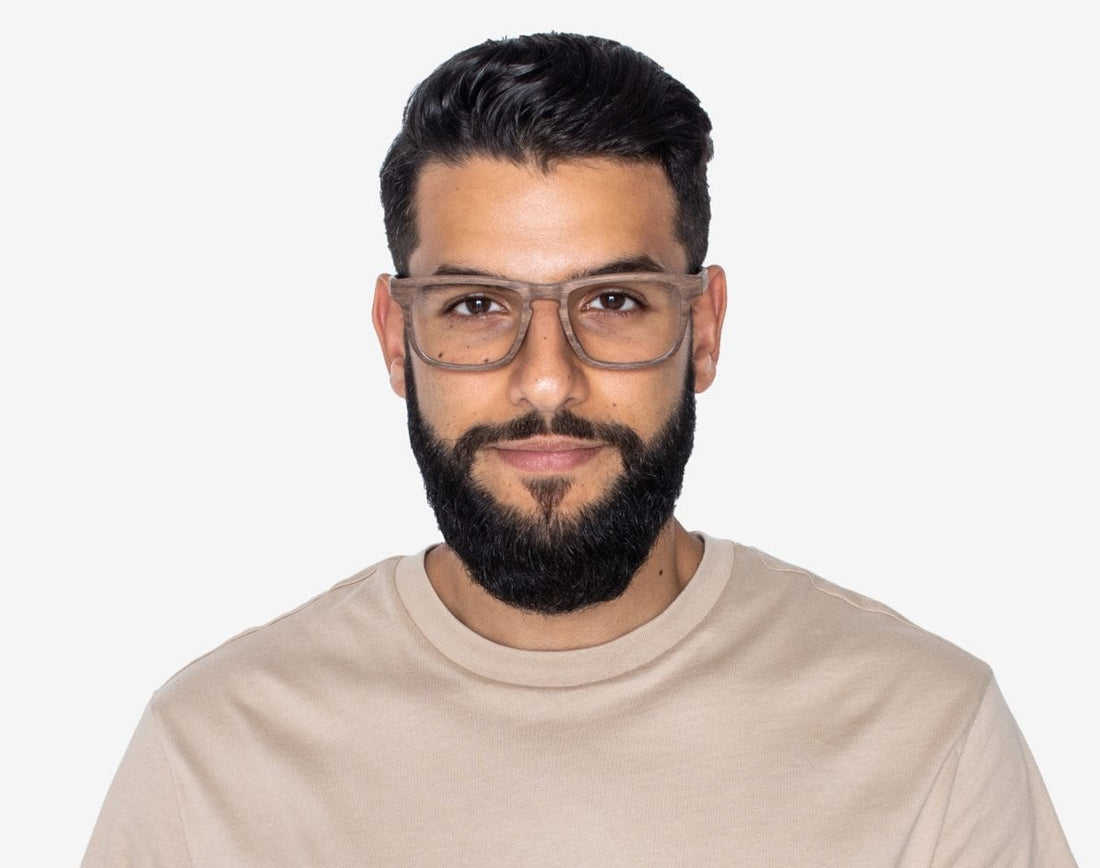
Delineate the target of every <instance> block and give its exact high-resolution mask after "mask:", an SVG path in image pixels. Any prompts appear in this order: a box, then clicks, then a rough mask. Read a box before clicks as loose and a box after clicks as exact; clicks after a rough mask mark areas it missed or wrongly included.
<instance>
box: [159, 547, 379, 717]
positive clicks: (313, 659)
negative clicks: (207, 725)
mask: <svg viewBox="0 0 1100 868" xmlns="http://www.w3.org/2000/svg"><path fill="white" fill-rule="evenodd" d="M399 560H400V557H392V558H388V559H386V560H383V561H379V562H378V563H376V564H374V565H372V566H370V567H367V568H366V569H363V570H360V571H359V572H357V573H356V574H355V575H353V576H350V577H349V578H347V579H345V580H343V581H341V582H339V583H337V584H336V585H334V586H332V587H331V588H329V589H328V590H326V591H324V592H322V593H320V594H318V595H317V596H315V597H313V598H312V599H310V600H308V601H307V602H305V603H303V604H302V605H300V606H298V607H297V608H295V609H292V610H291V611H289V612H286V613H284V614H282V615H280V616H278V617H277V618H274V619H273V620H271V621H269V622H268V623H266V624H263V625H261V626H257V627H252V628H249V629H247V630H244V631H243V632H241V633H239V634H237V635H236V636H233V637H232V638H230V639H228V640H226V641H225V642H223V643H222V644H221V645H219V646H218V647H217V648H214V649H213V650H212V651H210V652H208V653H206V654H204V655H203V656H201V657H199V658H197V659H195V660H193V661H192V662H191V663H189V664H187V665H186V666H184V667H183V668H182V669H180V670H179V671H178V672H176V673H175V675H173V676H172V677H171V678H169V679H168V681H167V682H165V684H164V685H162V686H161V688H160V689H159V690H158V691H156V693H155V694H154V708H156V709H166V708H168V709H170V708H173V707H179V706H186V705H194V704H196V703H197V704H200V705H205V704H209V703H210V702H212V701H214V700H215V699H216V697H218V696H228V695H232V694H233V693H234V691H236V692H237V694H238V695H239V694H241V693H250V692H255V691H256V690H258V689H262V688H263V686H264V685H265V684H268V685H270V684H276V683H279V682H284V683H290V682H294V681H297V680H299V679H301V678H302V677H303V675H305V674H308V673H310V671H311V670H315V669H317V668H325V667H328V666H336V667H339V666H340V662H339V661H340V660H341V659H343V658H345V657H348V656H356V657H370V656H371V654H372V653H373V652H375V651H376V650H377V649H378V648H379V647H384V643H383V642H381V641H379V640H380V638H381V637H382V636H383V635H384V634H386V633H388V632H392V625H393V624H394V623H395V621H398V620H399V619H400V617H401V614H400V612H399V611H398V609H399V604H398V603H397V600H396V597H395V595H394V594H393V593H392V584H393V573H394V570H395V568H396V564H397V562H398V561H399Z"/></svg>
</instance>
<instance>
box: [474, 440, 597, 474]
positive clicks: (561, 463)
mask: <svg viewBox="0 0 1100 868" xmlns="http://www.w3.org/2000/svg"><path fill="white" fill-rule="evenodd" d="M605 446H606V444H604V443H600V442H597V441H592V440H581V439H577V438H574V437H561V436H540V437H527V438H524V439H522V440H505V441H501V442H497V443H494V444H492V445H491V446H490V447H489V448H490V449H492V450H493V451H494V452H495V453H496V455H497V457H499V458H500V460H501V461H503V462H504V463H505V464H507V465H509V466H510V467H514V468H515V469H516V470H520V471H522V472H524V473H563V472H566V471H570V470H575V469H576V468H578V467H580V466H581V465H583V464H587V463H588V462H589V461H591V460H592V459H593V458H595V457H596V455H597V454H598V453H599V452H600V450H602V449H604V448H605Z"/></svg>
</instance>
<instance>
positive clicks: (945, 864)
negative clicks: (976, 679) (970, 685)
mask: <svg viewBox="0 0 1100 868" xmlns="http://www.w3.org/2000/svg"><path fill="white" fill-rule="evenodd" d="M1076 864H1077V863H1076V861H1074V858H1073V854H1071V853H1070V850H1069V845H1068V844H1067V843H1066V838H1065V834H1064V833H1063V832H1062V827H1061V824H1060V823H1059V822H1058V817H1057V816H1056V815H1055V813H1054V806H1053V805H1052V804H1051V801H1050V796H1048V795H1047V791H1046V787H1045V786H1044V785H1043V779H1042V777H1041V776H1040V774H1039V769H1038V768H1037V767H1036V765H1035V760H1034V759H1033V758H1032V756H1031V751H1030V750H1029V749H1028V746H1027V744H1026V742H1025V741H1024V739H1023V736H1022V735H1021V734H1020V730H1019V728H1018V727H1017V726H1016V721H1015V720H1014V719H1013V717H1012V713H1011V712H1010V711H1009V710H1008V706H1007V705H1006V704H1005V701H1004V698H1003V697H1002V696H1001V691H1000V689H999V688H998V687H997V683H996V681H994V680H993V679H990V681H989V685H988V687H987V688H986V691H985V695H984V696H983V698H982V702H981V705H980V706H979V707H978V711H977V714H975V716H974V720H973V722H972V723H971V725H970V729H969V730H968V732H967V734H966V736H965V738H964V741H963V745H962V749H961V754H960V756H959V760H958V764H957V766H956V768H955V778H954V782H953V784H952V788H951V796H950V799H949V801H948V804H947V811H946V813H945V815H944V819H943V826H942V830H941V834H940V838H939V842H938V844H937V846H936V851H935V857H934V860H933V866H934V868H964V866H978V865H982V866H985V865H997V866H1004V868H1010V866H1011V868H1017V866H1019V868H1025V866H1026V868H1073V866H1076Z"/></svg>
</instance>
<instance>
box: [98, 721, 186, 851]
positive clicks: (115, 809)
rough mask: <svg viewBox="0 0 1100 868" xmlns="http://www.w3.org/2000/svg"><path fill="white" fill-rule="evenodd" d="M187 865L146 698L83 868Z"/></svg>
mask: <svg viewBox="0 0 1100 868" xmlns="http://www.w3.org/2000/svg"><path fill="white" fill-rule="evenodd" d="M190 865H191V856H190V853H189V852H188V848H187V836H186V831H185V829H184V825H183V817H182V815H181V813H180V806H179V799H178V798H177V791H176V785H175V781H174V779H173V776H172V769H171V767H170V765H169V762H168V755H167V753H166V752H165V749H164V742H163V741H162V739H161V730H160V724H159V722H158V721H157V718H156V711H155V709H154V707H153V703H152V702H150V703H149V705H148V707H146V709H145V713H144V714H143V715H142V718H141V722H140V723H138V727H137V731H136V732H135V733H134V737H133V738H132V739H131V740H130V746H129V747H128V748H127V749H126V753H125V755H124V756H123V758H122V763H121V764H120V765H119V768H118V771H117V772H116V773H115V778H114V780H113V781H112V782H111V788H110V789H109V790H108V792H107V798H106V799H105V800H104V802H103V808H102V809H101V810H100V813H99V819H98V820H97V821H96V825H95V829H94V831H93V832H92V839H91V842H90V843H89V844H88V850H87V852H86V853H85V854H84V860H83V862H81V868H122V866H164V868H183V866H188V868H190Z"/></svg>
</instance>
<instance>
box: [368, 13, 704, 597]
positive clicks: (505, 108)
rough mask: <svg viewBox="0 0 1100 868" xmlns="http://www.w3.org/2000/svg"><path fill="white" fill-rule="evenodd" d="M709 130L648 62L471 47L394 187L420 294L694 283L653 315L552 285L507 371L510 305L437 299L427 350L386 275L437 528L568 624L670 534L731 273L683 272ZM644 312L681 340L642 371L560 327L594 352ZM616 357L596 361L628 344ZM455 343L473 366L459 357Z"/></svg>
mask: <svg viewBox="0 0 1100 868" xmlns="http://www.w3.org/2000/svg"><path fill="white" fill-rule="evenodd" d="M585 113H587V114H585ZM709 129H710V125H709V122H708V121H707V118H706V115H705V114H704V113H703V112H702V110H701V109H700V108H699V105H698V102H697V101H696V100H695V98H694V97H693V96H692V95H691V94H690V92H689V91H687V90H686V88H684V87H683V86H682V85H680V84H679V83H678V82H675V81H674V80H672V79H671V78H669V77H668V76H667V75H666V74H665V73H664V72H663V71H661V70H660V69H659V67H657V66H656V65H655V64H653V63H652V62H651V61H649V60H648V59H647V58H644V57H642V56H641V55H638V54H637V53H636V52H633V51H632V50H630V49H627V48H625V47H623V46H619V45H617V44H616V43H611V42H607V41H606V40H598V39H589V38H585V37H576V36H557V35H550V36H537V37H523V38H520V39H516V40H508V41H505V42H502V43H487V44H486V45H483V46H479V47H477V48H474V49H471V50H469V51H466V52H462V53H460V54H459V55H457V56H456V57H455V58H454V59H453V60H452V61H449V62H448V63H446V64H444V65H443V66H442V67H441V68H440V69H439V70H437V71H436V72H435V73H433V74H432V76H431V77H429V79H428V80H427V81H426V82H425V83H424V84H422V85H421V86H420V87H419V88H418V89H417V91H416V93H415V94H414V96H413V98H412V99H411V100H410V103H409V107H408V108H407V109H406V113H405V126H404V129H403V131H402V133H401V135H399V136H398V138H397V141H396V142H395V143H394V146H393V148H392V149H391V151H390V155H389V156H388V157H387V161H386V165H385V166H384V168H383V171H382V186H383V199H384V203H385V208H386V220H387V230H388V232H389V236H390V243H391V247H392V249H393V253H394V259H395V264H396V266H397V269H398V271H399V272H400V273H401V274H404V275H407V276H409V277H411V278H416V279H417V280H416V281H413V283H414V284H415V286H414V287H412V289H413V291H414V292H419V293H421V295H419V296H417V298H420V299H422V300H423V298H424V295H425V294H426V293H435V292H436V291H437V290H438V286H436V284H438V283H439V276H440V275H449V276H455V275H459V276H461V280H460V283H459V285H460V286H461V287H466V286H468V284H469V282H470V281H471V280H474V278H475V277H483V278H486V279H487V281H486V283H487V284H493V283H494V282H496V283H497V284H501V283H505V284H507V283H510V282H529V283H534V284H538V285H542V284H557V283H560V282H562V281H576V280H577V279H578V278H584V279H586V278H588V277H590V276H594V275H617V274H622V273H634V274H637V273H643V274H647V273H648V274H652V275H653V276H654V280H655V281H656V282H661V281H662V279H664V277H665V276H668V279H667V280H666V281H665V282H666V283H667V284H668V285H669V287H672V286H673V285H676V286H677V287H678V288H680V289H683V290H684V291H685V292H687V294H686V295H684V296H683V300H682V302H680V303H679V306H677V307H676V308H675V309H673V308H671V307H669V308H666V309H665V310H666V311H667V313H662V314H660V316H659V315H658V313H657V308H656V307H654V306H651V305H649V304H648V303H647V302H646V301H645V299H644V298H643V297H642V296H640V295H637V294H635V293H633V288H629V289H627V288H624V289H623V291H622V292H620V291H618V290H617V289H616V288H615V287H614V286H611V287H607V286H601V287H600V289H599V291H595V292H592V293H587V292H586V291H584V292H572V291H571V292H570V294H569V295H568V297H567V298H562V299H555V298H543V297H541V296H539V297H538V300H534V301H531V302H530V308H529V310H530V320H529V324H528V325H527V332H526V335H525V336H524V337H523V338H522V343H521V344H520V345H519V349H518V352H517V353H516V355H515V356H514V357H509V358H510V360H505V361H503V363H502V364H500V365H496V366H493V365H491V364H484V363H487V362H490V361H491V359H490V355H491V354H493V355H496V357H498V358H499V357H500V356H499V354H498V353H497V349H498V344H497V343H495V342H494V341H492V340H489V338H488V337H487V336H491V335H494V334H495V333H496V332H497V331H498V330H501V329H503V330H504V331H506V332H507V330H508V329H509V328H510V327H511V326H509V324H508V323H509V322H515V321H516V320H511V319H510V317H511V316H513V314H514V315H515V316H516V317H517V319H518V313H519V309H520V307H521V305H519V304H518V303H516V301H515V300H514V299H513V298H512V296H509V295H508V294H507V292H498V289H497V288H494V287H493V286H490V285H487V286H486V287H484V288H480V289H479V288H477V287H471V288H470V289H469V292H467V291H466V289H465V288H463V289H461V291H460V292H458V294H456V295H454V298H455V299H456V300H457V301H456V302H455V303H453V304H452V303H450V302H448V303H447V304H434V298H435V297H434V296H433V302H432V304H429V303H428V302H427V301H423V306H424V309H428V310H430V312H431V316H433V317H435V319H434V320H432V321H430V322H428V323H427V325H430V327H431V329H432V330H433V334H434V335H435V337H433V338H432V340H434V341H438V343H437V344H432V345H431V347H430V350H431V351H428V349H427V348H426V347H425V344H426V343H429V341H428V340H427V339H426V338H425V335H424V333H423V332H422V331H421V330H420V329H421V328H424V330H425V331H426V330H427V328H426V325H425V322H424V321H420V322H421V326H420V327H418V326H417V325H416V323H417V322H418V320H417V319H416V317H412V318H410V315H409V313H408V310H409V309H410V308H406V310H404V311H403V310H402V309H401V308H400V306H399V305H398V303H397V301H395V299H394V297H393V296H392V295H391V293H390V282H389V278H388V277H387V276H383V277H381V278H380V279H379V283H378V286H377V288H376V294H375V311H374V316H375V327H376V329H377V331H378V334H379V338H380V340H381V342H382V349H383V354H384V356H385V359H386V362H387V366H388V368H389V372H390V380H391V384H392V385H393V388H394V390H395V391H396V392H397V393H398V394H400V395H403V396H405V397H406V398H407V399H408V402H409V428H410V434H411V439H412V444H413V448H414V452H415V454H416V456H417V460H418V462H419V463H420V467H421V470H422V473H423V474H424V477H425V483H426V488H427V491H428V495H429V500H430V502H431V504H432V506H433V508H434V509H435V512H436V517H437V519H438V520H439V523H440V528H441V529H442V531H443V534H444V538H445V540H446V541H447V543H448V545H449V546H450V548H451V550H453V551H454V552H456V553H457V554H458V555H459V557H460V558H461V560H462V562H463V564H464V565H465V567H466V569H467V571H468V572H469V573H470V575H471V576H472V578H473V579H474V580H475V581H477V582H478V583H479V584H480V585H481V586H482V587H483V588H485V589H486V590H487V591H489V593H490V594H492V595H493V596H495V597H496V598H497V599H500V600H503V601H505V602H507V603H509V604H510V605H513V606H518V607H520V608H525V609H530V610H534V611H541V612H547V613H554V612H567V611H573V610H576V609H578V608H582V607H584V606H588V605H591V604H593V603H597V602H601V601H604V600H608V599H613V598H615V597H616V596H617V595H618V594H620V593H622V591H623V589H625V588H626V587H627V586H628V584H629V583H630V580H631V577H632V576H633V575H634V574H635V572H636V571H637V570H638V569H639V567H640V566H641V564H642V563H643V562H644V561H645V559H646V557H647V555H648V553H649V552H650V550H651V549H652V546H653V545H654V542H655V540H656V538H657V536H658V535H659V534H660V532H661V531H662V529H664V528H665V527H667V526H668V525H669V522H670V520H671V515H672V509H673V506H674V504H675V500H676V497H677V495H678V493H679V490H680V483H681V481H682V476H683V470H684V465H685V463H686V461H687V458H688V455H689V454H690V451H691V440H692V432H693V426H694V394H693V393H694V392H695V391H702V390H703V389H705V388H706V387H707V386H708V385H709V384H710V382H711V381H712V380H713V377H714V364H715V361H716V359H717V354H718V345H719V336H720V329H721V321H722V316H723V314H724V309H725V282H724V275H723V274H722V272H721V269H719V268H716V267H711V268H709V269H707V270H706V271H705V272H703V276H700V277H699V278H697V279H696V280H694V281H693V280H691V279H689V278H687V277H686V276H685V275H686V273H687V272H689V271H696V270H697V269H698V267H699V264H700V262H701V258H702V256H703V255H704V253H705V250H706V223H707V219H708V217H709V204H708V202H707V199H706V175H705V163H706V159H707V158H708V157H709V155H710V140H709ZM425 278H432V279H433V282H432V285H431V286H430V287H425V286H424V284H425V280H424V279H425ZM461 281H465V282H464V283H463V282H461ZM570 285H573V284H570ZM626 286H627V284H624V287H626ZM691 287H694V288H693V289H690V288H691ZM703 287H705V290H704V289H703ZM445 291H446V292H447V293H454V292H455V289H454V288H453V287H445ZM534 291H535V292H547V291H548V289H547V288H545V287H544V288H541V289H539V288H536V289H535V290H534ZM672 291H673V290H672V289H671V288H669V292H670V293H671V292H672ZM700 291H701V292H702V295H699V294H698V293H699V292H700ZM578 295H579V296H582V297H580V298H578ZM447 297H448V298H450V297H451V296H450V295H448V296H447ZM406 304H409V302H408V301H407V300H406ZM412 309H416V308H415V305H414V306H413V308H412ZM563 310H564V311H567V312H568V313H567V315H564V316H563V315H561V314H560V311H563ZM639 317H640V318H641V319H642V320H643V321H644V322H653V323H654V324H655V325H656V324H657V321H658V319H661V318H666V319H667V317H674V318H675V317H678V318H679V319H678V320H677V321H672V320H668V321H667V322H666V325H667V326H668V327H669V329H668V333H669V334H670V335H675V334H679V335H681V336H683V339H682V340H681V341H679V342H673V343H670V344H669V346H668V353H667V354H666V355H664V356H662V357H661V358H659V359H656V360H655V363H654V364H651V365H647V366H643V367H637V366H633V367H629V366H628V367H615V366H611V367H608V366H606V365H599V364H595V365H594V364H592V359H588V360H586V361H582V359H581V358H580V357H579V356H578V354H577V352H576V351H575V350H574V345H576V343H574V344H571V342H570V337H569V336H568V335H567V331H572V332H574V333H575V334H574V336H573V337H574V340H575V342H576V341H577V340H578V339H579V344H580V345H583V344H584V340H585V339H584V338H580V337H579V335H580V332H582V331H584V330H585V329H587V330H588V333H589V335H597V336H598V337H599V338H600V343H599V345H600V346H601V348H602V347H603V346H604V345H605V343H604V341H603V338H604V337H607V336H612V335H613V334H617V333H620V332H621V331H622V329H623V327H624V325H625V324H626V323H628V322H630V321H631V320H632V319H633V320H637V319H638V318H639ZM647 318H648V319H647ZM662 321H664V320H662ZM635 326H636V323H635ZM676 326H682V328H674V327H676ZM632 327H633V326H632ZM634 334H637V332H634ZM413 344H415V346H416V348H417V352H416V353H413V352H412V351H411V345H413ZM595 345H596V343H595V342H593V344H591V346H595ZM482 346H485V347H489V349H486V350H485V355H484V357H482V355H481V353H480V348H481V347H482ZM615 346H616V349H615V350H614V352H613V353H612V356H613V357H612V358H607V359H604V361H611V362H614V361H617V360H618V359H620V358H622V359H624V360H625V359H626V357H627V356H628V355H629V353H630V349H629V346H628V345H626V344H623V343H619V344H617V345H615ZM586 351H587V347H586ZM455 353H457V354H458V355H457V357H458V358H461V359H462V360H463V361H462V362H461V364H465V365H471V364H472V365H473V367H469V368H455V367H454V366H453V365H448V364H444V363H445V362H447V361H448V360H449V359H453V358H455V357H456V356H455V355H454V354H455Z"/></svg>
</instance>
